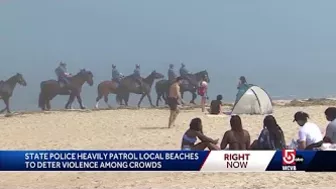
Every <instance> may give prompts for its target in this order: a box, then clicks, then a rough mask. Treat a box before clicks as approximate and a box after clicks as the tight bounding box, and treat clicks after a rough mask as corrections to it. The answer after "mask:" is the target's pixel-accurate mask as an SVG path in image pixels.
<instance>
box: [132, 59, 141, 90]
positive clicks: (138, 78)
mask: <svg viewBox="0 0 336 189" xmlns="http://www.w3.org/2000/svg"><path fill="white" fill-rule="evenodd" d="M132 76H133V78H134V80H135V82H137V83H138V84H139V86H142V78H141V75H140V65H139V64H136V65H135V69H134V72H133V74H132Z"/></svg>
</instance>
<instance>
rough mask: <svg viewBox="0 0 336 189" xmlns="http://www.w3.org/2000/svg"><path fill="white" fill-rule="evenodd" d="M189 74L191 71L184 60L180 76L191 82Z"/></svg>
mask: <svg viewBox="0 0 336 189" xmlns="http://www.w3.org/2000/svg"><path fill="white" fill-rule="evenodd" d="M189 74H191V73H190V72H189V71H188V70H187V68H186V66H185V64H184V63H183V62H182V63H181V68H180V76H181V77H182V78H183V79H184V83H188V82H189V76H188V75H189Z"/></svg>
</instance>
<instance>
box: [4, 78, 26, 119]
mask: <svg viewBox="0 0 336 189" xmlns="http://www.w3.org/2000/svg"><path fill="white" fill-rule="evenodd" d="M17 83H18V84H20V85H22V86H27V82H26V80H25V79H24V78H23V76H22V74H19V73H17V74H16V75H14V76H12V77H10V78H9V79H7V80H6V81H0V99H2V100H3V101H4V103H5V105H6V107H5V108H4V109H2V110H1V111H0V113H3V112H4V111H6V110H7V113H11V111H10V108H9V99H10V97H12V95H13V91H14V89H15V86H16V84H17Z"/></svg>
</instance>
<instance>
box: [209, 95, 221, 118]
mask: <svg viewBox="0 0 336 189" xmlns="http://www.w3.org/2000/svg"><path fill="white" fill-rule="evenodd" d="M222 100H223V96H222V95H217V98H216V100H212V101H211V104H210V110H209V113H210V114H213V115H218V114H220V113H222V106H223V103H222Z"/></svg>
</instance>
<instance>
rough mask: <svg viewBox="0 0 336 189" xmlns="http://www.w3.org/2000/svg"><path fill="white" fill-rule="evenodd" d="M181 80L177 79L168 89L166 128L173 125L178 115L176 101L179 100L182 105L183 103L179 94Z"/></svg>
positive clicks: (177, 103)
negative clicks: (168, 109)
mask: <svg viewBox="0 0 336 189" xmlns="http://www.w3.org/2000/svg"><path fill="white" fill-rule="evenodd" d="M182 80H183V79H182V77H177V78H176V80H175V82H174V83H173V84H172V85H171V86H170V88H169V95H168V98H167V103H168V106H169V108H170V115H169V123H168V128H170V127H171V126H172V125H173V124H174V122H175V120H176V118H177V115H178V114H179V113H180V110H179V108H178V105H179V102H178V101H179V100H181V102H182V104H183V103H184V102H183V100H182V98H181V92H180V84H181V82H182Z"/></svg>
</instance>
